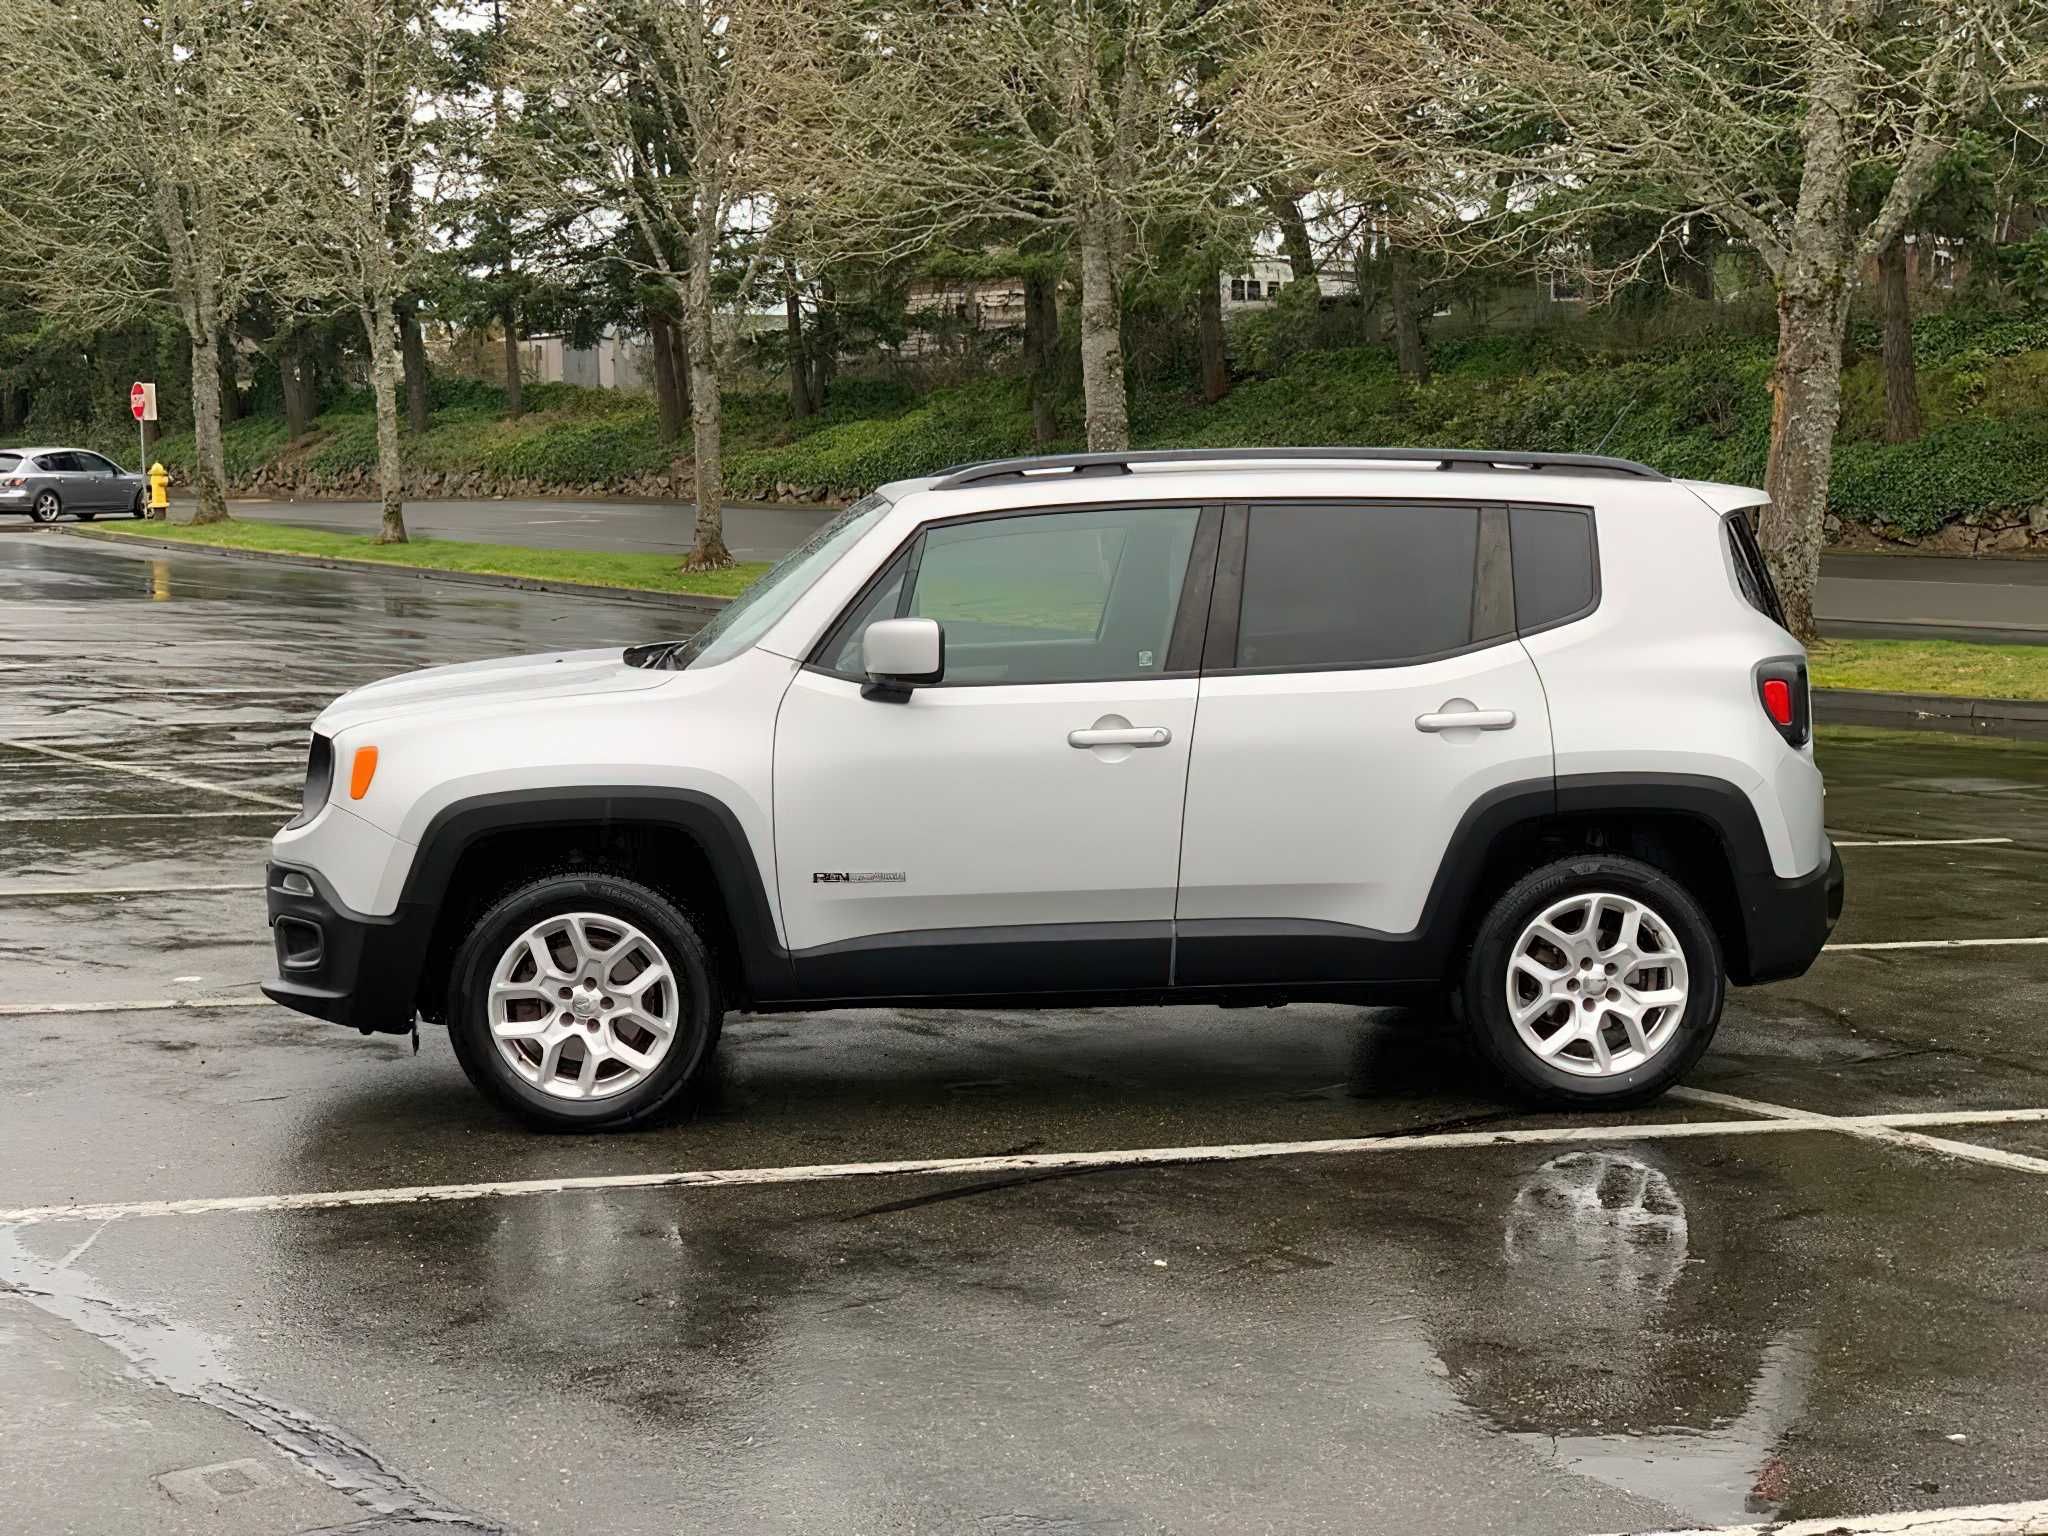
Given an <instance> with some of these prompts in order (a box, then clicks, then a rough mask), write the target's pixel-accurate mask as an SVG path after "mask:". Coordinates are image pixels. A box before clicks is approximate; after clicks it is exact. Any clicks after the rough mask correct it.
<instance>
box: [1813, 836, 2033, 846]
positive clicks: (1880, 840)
mask: <svg viewBox="0 0 2048 1536" xmlns="http://www.w3.org/2000/svg"><path fill="white" fill-rule="evenodd" d="M2011 841H2012V839H2011V838H2009V837H1876V838H1871V839H1870V840H1868V841H1867V842H1858V843H1845V842H1843V841H1841V840H1840V839H1839V838H1837V839H1836V840H1835V846H1836V847H1837V848H1986V847H1989V846H1990V845H1991V844H1993V843H2009V842H2011Z"/></svg>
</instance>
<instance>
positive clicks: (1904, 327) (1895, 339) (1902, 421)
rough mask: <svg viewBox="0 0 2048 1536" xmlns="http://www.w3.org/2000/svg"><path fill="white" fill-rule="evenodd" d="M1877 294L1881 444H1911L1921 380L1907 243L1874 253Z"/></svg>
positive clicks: (1897, 242) (1917, 428)
mask: <svg viewBox="0 0 2048 1536" xmlns="http://www.w3.org/2000/svg"><path fill="white" fill-rule="evenodd" d="M1877 278H1878V290H1879V292H1880V293H1881V294H1882V295H1883V297H1884V440H1885V441H1886V442H1888V443H1910V442H1912V441H1913V440H1914V439H1915V438H1917V437H1919V435H1920V377H1919V375H1918V373H1917V372H1915V370H1914V367H1913V296H1912V294H1911V293H1910V292H1909V291H1908V290H1907V287H1906V241H1905V237H1904V236H1900V237H1899V238H1898V239H1896V240H1893V241H1892V242H1891V244H1889V245H1887V246H1886V247H1885V248H1884V249H1883V250H1881V251H1879V252H1878V253H1877Z"/></svg>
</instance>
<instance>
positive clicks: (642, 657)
mask: <svg viewBox="0 0 2048 1536" xmlns="http://www.w3.org/2000/svg"><path fill="white" fill-rule="evenodd" d="M689 643H690V642H689V641H687V640H657V641H655V642H654V643H653V644H652V645H629V646H627V647H626V658H625V659H626V665H627V666H629V667H673V666H675V664H676V653H677V652H678V651H680V650H681V649H682V648H683V647H684V646H686V645H688V644H689Z"/></svg>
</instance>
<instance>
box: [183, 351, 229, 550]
mask: <svg viewBox="0 0 2048 1536" xmlns="http://www.w3.org/2000/svg"><path fill="white" fill-rule="evenodd" d="M220 425H221V424H220V335H219V333H218V332H217V331H214V330H212V328H211V327H209V326H208V325H207V324H206V322H205V317H203V316H202V317H200V320H199V324H198V326H196V327H195V328H194V336H193V341H192V436H193V439H194V446H195V449H196V452H197V456H198V460H199V462H198V464H197V465H196V466H195V469H194V473H193V477H192V478H193V482H194V484H193V489H194V490H196V491H197V492H198V494H199V505H198V507H197V508H196V509H195V510H194V511H193V513H192V521H193V522H195V523H224V522H226V521H227V518H228V495H227V488H228V469H227V449H226V447H225V446H224V445H223V444H222V442H221V436H220Z"/></svg>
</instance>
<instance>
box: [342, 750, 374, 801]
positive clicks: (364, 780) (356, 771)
mask: <svg viewBox="0 0 2048 1536" xmlns="http://www.w3.org/2000/svg"><path fill="white" fill-rule="evenodd" d="M376 776H377V749H376V748H375V747H357V748H356V755H355V759H354V761H353V762H351V763H350V765H349V770H348V797H349V799H351V800H360V799H362V798H363V796H365V795H367V794H368V793H369V792H370V780H372V779H374V778H375V777H376Z"/></svg>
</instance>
